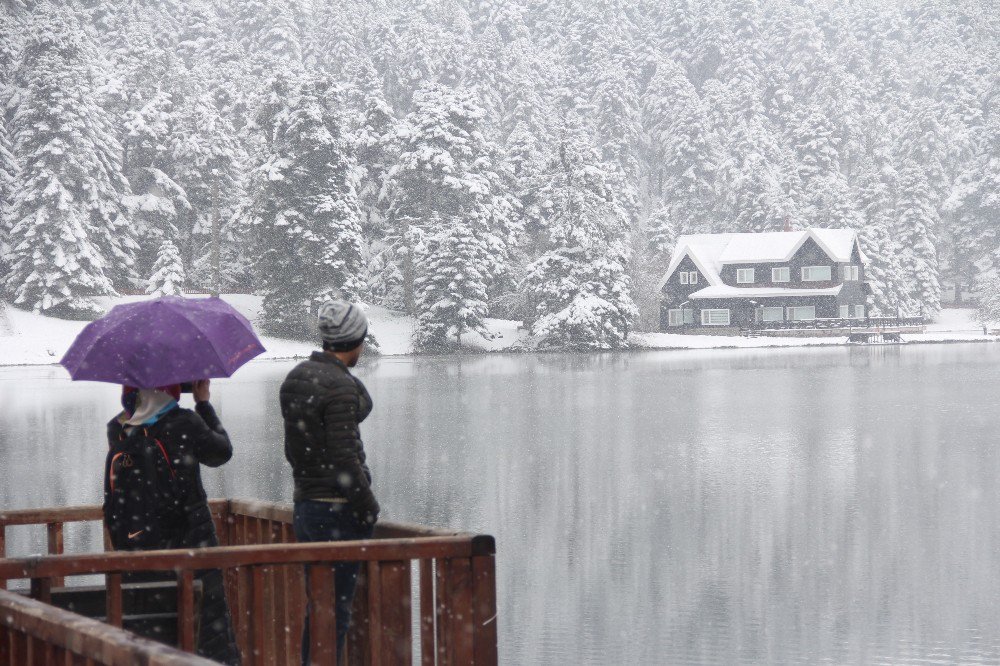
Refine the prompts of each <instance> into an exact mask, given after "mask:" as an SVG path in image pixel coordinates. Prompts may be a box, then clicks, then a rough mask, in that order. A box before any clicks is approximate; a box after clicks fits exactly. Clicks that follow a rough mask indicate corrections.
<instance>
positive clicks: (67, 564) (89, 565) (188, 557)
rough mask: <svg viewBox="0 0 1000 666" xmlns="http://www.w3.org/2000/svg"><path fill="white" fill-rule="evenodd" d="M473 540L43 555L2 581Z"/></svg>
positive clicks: (455, 550) (360, 553) (421, 550)
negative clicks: (60, 555)
mask: <svg viewBox="0 0 1000 666" xmlns="http://www.w3.org/2000/svg"><path fill="white" fill-rule="evenodd" d="M473 542H474V539H470V538H469V537H468V536H455V537H427V538H421V539H378V540H374V541H333V542H321V543H302V544H281V545H272V546H261V545H256V546H253V545H250V546H231V547H227V548H206V549H199V550H174V551H170V550H159V551H155V550H154V551H145V552H140V551H120V552H113V553H91V554H86V555H75V556H73V557H72V558H65V557H58V556H43V557H34V558H22V559H8V560H3V561H0V579H7V580H10V579H19V578H20V579H23V578H46V577H52V576H80V575H85V574H99V573H114V572H124V571H135V570H148V571H172V570H174V569H176V568H178V567H181V568H191V569H225V568H228V567H233V566H249V565H256V564H305V563H308V562H346V561H352V560H357V561H369V562H370V561H382V560H405V559H423V558H428V557H433V558H461V557H466V558H467V557H470V556H471V555H472V554H473V550H474V549H475V546H474V543H473Z"/></svg>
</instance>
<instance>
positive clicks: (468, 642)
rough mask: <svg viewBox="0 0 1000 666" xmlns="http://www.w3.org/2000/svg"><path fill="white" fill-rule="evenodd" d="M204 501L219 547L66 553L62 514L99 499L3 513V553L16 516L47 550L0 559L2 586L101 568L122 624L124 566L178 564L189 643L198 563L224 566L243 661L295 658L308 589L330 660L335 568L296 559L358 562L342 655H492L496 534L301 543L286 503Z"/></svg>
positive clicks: (385, 658) (71, 516)
mask: <svg viewBox="0 0 1000 666" xmlns="http://www.w3.org/2000/svg"><path fill="white" fill-rule="evenodd" d="M210 504H211V508H212V512H213V517H214V518H215V521H216V525H217V528H218V532H219V537H220V542H221V543H222V546H221V547H219V548H208V549H197V550H183V551H154V552H144V553H136V552H118V553H115V552H105V553H94V554H82V555H76V554H74V555H72V556H69V555H64V554H63V552H64V546H63V539H62V534H63V530H64V526H65V524H66V523H69V522H86V521H99V520H101V511H100V507H98V506H84V507H69V508H65V509H41V510H29V511H7V512H2V513H0V557H2V556H4V555H5V554H6V551H5V536H6V533H7V530H8V528H9V527H11V526H15V525H33V526H42V525H44V526H45V528H46V532H47V539H48V551H49V553H50V554H49V555H46V556H41V557H33V558H22V559H6V560H0V588H6V587H7V581H9V580H17V579H21V580H27V581H29V582H30V583H29V586H28V589H29V590H30V596H31V597H32V598H34V599H36V600H37V601H40V602H43V603H45V602H47V601H49V600H50V599H51V594H52V589H53V587H58V586H61V585H63V584H64V581H65V579H66V578H67V577H71V576H82V575H94V574H100V575H104V577H105V581H106V588H107V596H106V618H107V621H108V623H109V624H111V625H114V626H117V627H120V626H121V625H122V574H125V573H128V572H134V571H164V572H174V573H175V574H176V575H177V581H178V585H177V595H178V601H177V608H178V613H177V615H178V619H177V623H178V627H177V629H178V630H177V635H178V637H179V647H180V648H181V649H182V650H185V651H188V652H191V651H193V649H194V623H195V617H194V616H195V609H194V573H195V571H197V570H199V569H216V568H217V569H221V570H222V571H223V573H224V578H225V581H226V594H227V597H228V600H229V603H230V608H231V609H232V611H233V621H234V629H235V630H236V634H237V641H238V643H239V646H240V649H241V652H242V653H243V657H244V663H246V664H296V663H298V661H299V650H300V635H301V629H302V624H303V621H304V609H305V603H306V600H307V599H309V600H312V602H313V608H315V609H316V612H314V613H313V614H312V615H311V616H310V620H311V623H312V624H311V626H310V637H311V640H312V642H313V644H312V647H311V650H312V652H311V654H312V655H313V657H314V660H315V661H316V663H324V664H332V663H334V662H335V656H334V653H333V652H334V649H335V647H334V642H335V641H333V637H334V635H335V632H334V626H335V623H336V618H335V610H334V606H333V603H332V602H333V599H334V597H333V589H332V588H333V576H332V570H331V569H330V567H329V566H313V567H310V572H309V576H308V580H306V577H305V575H304V566H303V565H306V564H316V565H320V564H325V565H330V564H332V563H334V562H339V561H361V562H363V566H362V572H361V576H360V577H359V581H358V589H357V593H356V595H355V605H354V610H353V617H352V628H351V633H350V636H349V638H348V646H347V659H348V663H350V664H397V663H399V664H402V663H405V664H409V663H411V661H412V658H413V646H414V645H416V646H417V649H418V650H419V654H420V663H421V664H422V665H428V666H429V665H432V664H495V663H496V662H497V619H496V613H497V611H496V574H495V563H494V553H495V545H494V541H493V538H492V537H489V536H485V535H472V534H463V533H455V532H450V531H446V530H439V529H434V528H427V527H422V526H414V525H406V524H401V523H380V524H379V525H378V526H377V528H376V532H375V538H374V539H372V540H369V541H357V542H336V543H322V544H296V543H294V541H295V538H294V534H293V532H292V529H291V521H292V510H291V507H290V506H287V505H279V504H268V503H260V502H247V501H240V500H215V501H212V502H211V503H210ZM414 575H415V580H414ZM414 583H416V584H414ZM74 617H79V616H74ZM414 627H416V631H417V632H418V634H417V638H418V640H417V641H415V640H414V633H413V631H414ZM99 663H103V662H99ZM0 666H4V665H3V662H2V661H0Z"/></svg>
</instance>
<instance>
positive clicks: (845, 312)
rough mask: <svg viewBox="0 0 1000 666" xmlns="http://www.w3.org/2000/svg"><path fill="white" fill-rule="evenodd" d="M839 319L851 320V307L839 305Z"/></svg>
mask: <svg viewBox="0 0 1000 666" xmlns="http://www.w3.org/2000/svg"><path fill="white" fill-rule="evenodd" d="M840 318H841V319H850V318H851V306H850V305H841V306H840Z"/></svg>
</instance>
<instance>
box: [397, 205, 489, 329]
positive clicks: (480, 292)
mask: <svg viewBox="0 0 1000 666" xmlns="http://www.w3.org/2000/svg"><path fill="white" fill-rule="evenodd" d="M431 226H432V228H433V231H432V232H430V233H429V234H428V235H427V236H426V237H425V238H424V240H423V243H422V244H421V245H420V247H419V248H418V249H417V252H416V264H417V277H416V284H415V288H416V301H417V328H416V332H415V333H414V343H415V344H416V346H417V347H418V348H421V349H440V348H443V347H446V346H448V344H449V339H450V338H451V337H454V338H455V346H456V347H457V346H461V344H462V336H463V335H466V334H468V333H479V334H480V335H482V336H484V337H488V336H489V332H488V331H487V329H486V316H487V306H486V298H487V296H486V280H487V276H486V275H485V274H484V272H483V270H482V267H483V266H485V265H486V264H487V263H488V262H487V254H488V253H487V249H486V248H485V247H484V245H483V243H482V242H481V241H480V240H479V239H478V238H477V237H476V235H475V232H474V230H473V228H472V225H470V224H468V223H467V222H464V221H462V220H458V219H452V220H448V221H443V222H438V223H437V224H433V225H431Z"/></svg>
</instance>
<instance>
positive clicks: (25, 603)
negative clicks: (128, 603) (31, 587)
mask: <svg viewBox="0 0 1000 666" xmlns="http://www.w3.org/2000/svg"><path fill="white" fill-rule="evenodd" d="M0 634H6V636H7V644H8V645H9V650H8V654H9V657H10V661H9V663H10V664H11V665H12V666H13V665H15V664H16V665H17V666H26V665H29V664H31V663H32V659H33V658H34V657H35V655H36V653H37V654H41V655H43V658H44V657H45V656H47V655H48V648H47V647H46V646H47V645H53V646H55V647H56V648H58V649H62V650H67V651H69V652H72V653H73V654H74V655H75V657H76V658H75V660H74V662H73V663H81V664H82V663H91V664H107V665H112V664H138V663H144V664H149V665H150V666H153V665H159V666H180V665H181V664H188V665H189V666H195V665H197V666H208V665H209V664H211V663H213V662H210V661H207V660H205V659H201V658H199V657H196V656H195V655H193V654H185V653H183V652H181V651H179V650H177V649H175V648H171V647H169V646H166V645H163V644H162V643H156V642H154V641H150V640H147V639H144V638H139V637H137V636H135V635H133V634H130V633H128V632H125V631H122V630H121V629H118V628H116V627H112V626H110V625H108V624H105V623H103V622H99V621H98V620H92V619H89V618H86V617H83V616H80V615H77V614H75V613H70V612H69V611H65V610H62V609H61V608H56V607H54V606H50V605H48V604H44V603H41V602H38V601H35V600H34V599H30V598H27V597H24V596H22V595H20V594H14V593H12V592H0ZM29 637H30V639H31V640H30V641H29ZM29 643H30V644H31V647H30V648H29ZM29 649H30V651H31V653H30V654H29ZM2 663H4V662H3V661H0V664H2ZM48 663H51V662H48Z"/></svg>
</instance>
